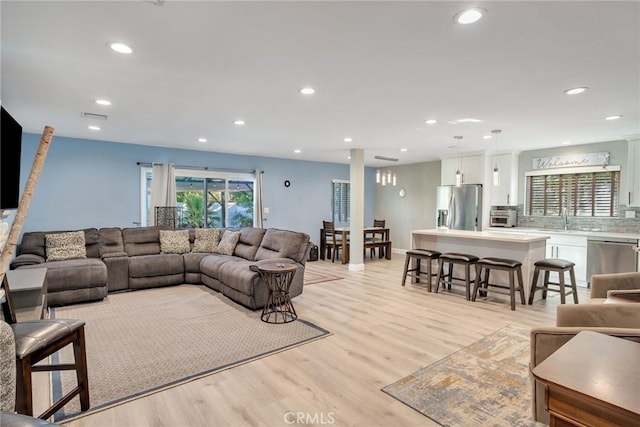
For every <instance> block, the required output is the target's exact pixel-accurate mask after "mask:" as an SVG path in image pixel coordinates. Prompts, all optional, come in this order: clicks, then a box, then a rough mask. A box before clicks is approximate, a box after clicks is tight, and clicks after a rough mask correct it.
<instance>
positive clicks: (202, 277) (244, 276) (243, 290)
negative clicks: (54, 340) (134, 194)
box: [11, 227, 311, 309]
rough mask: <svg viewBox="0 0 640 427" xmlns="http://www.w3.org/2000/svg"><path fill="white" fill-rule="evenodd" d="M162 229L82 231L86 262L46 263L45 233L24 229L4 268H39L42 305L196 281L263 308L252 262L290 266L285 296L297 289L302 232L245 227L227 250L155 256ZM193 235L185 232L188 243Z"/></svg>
mask: <svg viewBox="0 0 640 427" xmlns="http://www.w3.org/2000/svg"><path fill="white" fill-rule="evenodd" d="M163 229H166V228H165V227H138V228H124V229H120V228H116V227H112V228H101V229H99V230H98V229H95V228H90V229H86V230H83V231H84V233H85V246H86V249H87V258H86V259H84V258H83V259H72V260H64V261H50V262H47V261H46V246H45V243H46V242H45V234H49V233H55V232H30V233H25V234H24V236H23V238H22V243H21V245H20V255H18V256H17V257H16V258H15V259H14V260H13V262H12V263H11V268H12V269H13V268H38V267H47V287H48V295H47V297H48V301H49V305H64V304H71V303H77V302H85V301H92V300H100V299H102V298H104V297H105V296H107V293H109V292H117V291H125V290H134V289H144V288H151V287H159V286H171V285H178V284H182V283H191V284H204V285H206V286H208V287H210V288H212V289H214V290H216V291H218V292H222V293H223V294H224V295H225V296H227V297H229V298H230V299H232V300H234V301H236V302H238V303H241V304H243V305H245V306H247V307H249V308H252V309H256V308H260V307H262V306H264V303H265V301H266V295H267V290H266V286H265V285H264V284H263V283H262V281H261V279H260V276H259V273H257V271H256V267H255V265H258V264H261V263H265V262H282V263H289V264H295V265H296V267H297V272H296V274H295V276H294V279H293V282H292V284H291V287H290V290H289V292H290V295H291V297H295V296H297V295H300V294H301V293H302V282H303V276H304V268H305V263H306V260H307V256H308V254H309V250H310V248H311V243H310V242H309V236H308V235H307V234H305V233H299V232H295V231H287V230H278V229H262V228H252V227H246V228H242V229H240V230H239V231H240V239H239V241H238V243H237V245H236V247H235V249H234V252H233V255H221V254H216V253H193V252H189V253H184V254H165V253H161V248H160V230H163ZM194 239H195V232H194V231H193V230H191V231H190V242H191V246H192V247H193V242H194Z"/></svg>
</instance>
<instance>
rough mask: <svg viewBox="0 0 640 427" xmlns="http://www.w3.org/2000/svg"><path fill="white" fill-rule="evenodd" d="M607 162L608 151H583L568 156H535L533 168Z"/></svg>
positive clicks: (554, 167) (603, 163)
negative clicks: (582, 152)
mask: <svg viewBox="0 0 640 427" xmlns="http://www.w3.org/2000/svg"><path fill="white" fill-rule="evenodd" d="M608 164H609V153H584V154H571V155H568V156H549V157H535V158H534V159H533V168H534V169H556V168H574V167H576V166H602V165H608Z"/></svg>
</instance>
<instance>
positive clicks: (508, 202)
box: [487, 153, 518, 206]
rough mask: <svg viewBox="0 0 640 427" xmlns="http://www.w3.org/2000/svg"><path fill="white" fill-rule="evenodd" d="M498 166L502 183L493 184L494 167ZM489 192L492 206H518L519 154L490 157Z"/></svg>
mask: <svg viewBox="0 0 640 427" xmlns="http://www.w3.org/2000/svg"><path fill="white" fill-rule="evenodd" d="M496 165H497V166H498V171H499V172H500V183H499V184H498V185H493V184H494V182H493V169H494V168H495V166H496ZM489 171H490V173H489V174H488V176H489V182H487V185H488V186H489V192H490V194H491V199H490V200H491V206H516V205H517V204H518V194H517V191H518V156H517V155H516V154H513V153H507V154H499V155H497V156H491V157H490V163H489Z"/></svg>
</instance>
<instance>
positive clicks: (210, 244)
mask: <svg viewBox="0 0 640 427" xmlns="http://www.w3.org/2000/svg"><path fill="white" fill-rule="evenodd" d="M218 243H220V229H219V228H196V240H195V242H193V249H191V252H201V253H204V252H208V253H211V252H213V251H214V250H215V249H216V248H217V247H218Z"/></svg>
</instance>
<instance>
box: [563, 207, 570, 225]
mask: <svg viewBox="0 0 640 427" xmlns="http://www.w3.org/2000/svg"><path fill="white" fill-rule="evenodd" d="M562 217H563V218H564V229H565V230H568V227H567V223H568V222H569V211H568V210H567V208H562Z"/></svg>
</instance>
